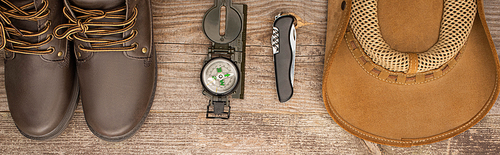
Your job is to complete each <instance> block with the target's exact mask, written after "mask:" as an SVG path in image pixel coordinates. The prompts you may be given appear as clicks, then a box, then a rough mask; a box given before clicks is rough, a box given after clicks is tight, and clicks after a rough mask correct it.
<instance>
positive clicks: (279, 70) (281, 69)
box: [271, 15, 296, 102]
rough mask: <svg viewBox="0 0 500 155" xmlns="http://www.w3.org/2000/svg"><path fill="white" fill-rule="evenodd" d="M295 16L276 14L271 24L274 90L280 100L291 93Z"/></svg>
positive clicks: (287, 97)
mask: <svg viewBox="0 0 500 155" xmlns="http://www.w3.org/2000/svg"><path fill="white" fill-rule="evenodd" d="M295 20H296V19H295V17H293V16H291V15H284V16H278V17H277V18H276V20H275V21H274V24H273V35H272V38H271V43H272V47H273V55H274V57H273V58H274V59H273V60H274V73H275V75H276V91H277V93H278V98H279V101H280V102H286V101H288V100H289V99H290V98H292V95H293V76H294V68H295V49H296V31H295V25H294V23H295Z"/></svg>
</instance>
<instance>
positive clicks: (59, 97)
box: [0, 0, 78, 139]
mask: <svg viewBox="0 0 500 155" xmlns="http://www.w3.org/2000/svg"><path fill="white" fill-rule="evenodd" d="M0 5H1V6H2V7H3V8H5V9H2V10H1V12H2V13H3V14H4V15H5V16H6V17H7V19H9V20H5V19H3V23H4V24H3V26H2V28H3V30H2V32H3V33H2V38H1V39H2V40H5V47H3V49H2V50H3V51H4V54H5V87H6V92H7V99H8V103H9V110H10V112H11V114H12V118H13V119H14V122H15V123H16V125H17V127H18V129H19V130H20V131H21V133H23V135H25V136H27V137H31V138H34V139H44V138H49V137H47V136H50V134H53V132H54V130H56V128H59V130H62V129H61V127H58V126H61V124H64V122H62V121H66V122H67V121H68V120H63V118H64V117H65V116H71V115H72V112H73V111H71V109H74V107H76V98H77V95H78V93H77V91H78V89H77V88H76V87H77V86H76V85H75V82H74V80H75V70H74V62H73V61H72V59H71V53H70V52H68V50H67V42H66V41H65V40H59V39H56V38H54V37H53V35H52V30H53V28H54V27H55V26H57V25H59V24H62V23H65V22H66V21H67V20H66V19H65V18H64V17H62V16H60V15H59V14H58V12H61V11H62V7H63V3H62V2H61V1H57V0H36V1H34V0H16V1H12V5H14V7H12V6H9V5H7V4H6V3H4V2H0ZM15 7H17V8H18V9H20V10H22V11H17V10H16V9H15ZM9 22H11V24H9ZM16 29H17V30H16ZM19 32H21V34H19ZM37 44H38V45H37ZM75 88H76V89H75ZM75 92H76V93H75ZM68 109H69V110H68ZM68 111H71V113H70V112H68Z"/></svg>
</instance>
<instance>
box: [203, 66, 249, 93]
mask: <svg viewBox="0 0 500 155" xmlns="http://www.w3.org/2000/svg"><path fill="white" fill-rule="evenodd" d="M239 73H240V72H239V70H238V68H237V67H236V65H235V64H234V63H233V62H232V61H231V60H229V59H227V58H222V57H218V58H213V59H211V60H209V61H208V62H207V63H206V64H205V66H203V69H202V70H201V83H202V85H203V87H205V89H206V90H208V91H209V92H210V93H212V94H213V95H227V94H229V93H231V92H233V90H234V89H235V88H236V85H238V81H239V78H240V77H239Z"/></svg>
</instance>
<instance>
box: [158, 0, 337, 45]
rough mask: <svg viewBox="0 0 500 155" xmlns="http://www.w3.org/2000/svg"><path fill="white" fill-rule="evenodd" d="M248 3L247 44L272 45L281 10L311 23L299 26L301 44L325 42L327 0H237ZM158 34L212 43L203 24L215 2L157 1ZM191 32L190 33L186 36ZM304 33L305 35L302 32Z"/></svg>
mask: <svg viewBox="0 0 500 155" xmlns="http://www.w3.org/2000/svg"><path fill="white" fill-rule="evenodd" d="M240 2H244V3H245V4H247V5H248V18H247V20H248V22H247V45H266V46H271V43H270V38H271V33H270V32H271V31H272V23H273V17H274V16H275V15H277V14H278V13H280V12H292V11H293V12H294V13H295V14H297V15H298V16H300V17H302V18H303V19H305V20H306V22H307V23H311V25H308V26H304V27H302V28H300V29H297V33H298V34H301V35H298V36H297V43H298V44H299V45H324V44H325V39H324V37H325V36H326V16H325V15H326V11H327V8H326V4H327V1H324V0H308V1H285V0H279V1H234V3H240ZM152 3H153V16H154V17H153V18H154V27H153V28H154V33H155V37H156V39H157V42H160V43H184V44H193V43H194V44H200V43H201V44H209V43H210V42H209V41H208V39H207V38H206V37H205V35H204V34H203V30H202V27H201V23H202V19H203V15H204V14H205V11H206V10H208V9H209V8H210V7H212V6H213V1H210V0H206V1H196V2H195V3H193V2H192V1H175V2H167V1H160V0H153V2H152ZM186 34H189V35H186ZM302 34H303V35H302Z"/></svg>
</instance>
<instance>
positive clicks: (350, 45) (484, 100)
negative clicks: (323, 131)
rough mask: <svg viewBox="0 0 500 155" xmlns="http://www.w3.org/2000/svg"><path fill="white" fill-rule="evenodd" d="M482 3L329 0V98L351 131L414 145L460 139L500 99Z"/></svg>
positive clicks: (327, 102) (335, 115) (496, 64)
mask: <svg viewBox="0 0 500 155" xmlns="http://www.w3.org/2000/svg"><path fill="white" fill-rule="evenodd" d="M498 73H499V62H498V56H497V53H496V50H495V46H494V44H493V41H492V39H491V35H490V33H489V30H488V27H487V25H486V21H485V17H484V11H483V3H482V0H477V1H476V0H444V1H428V0H413V1H400V0H384V1H378V0H354V1H351V0H345V1H343V0H329V1H328V21H327V38H326V51H325V68H324V73H323V100H324V103H325V107H326V109H327V110H328V113H329V114H330V116H331V117H332V118H333V120H335V122H337V124H338V125H339V126H341V127H342V128H344V129H345V130H346V131H348V132H350V133H351V134H353V135H355V136H357V137H359V138H362V139H365V140H368V141H372V142H375V143H379V144H384V145H392V146H400V147H409V146H414V145H423V144H429V143H433V142H437V141H442V140H445V139H448V138H451V137H453V136H456V135H458V134H460V133H462V132H464V131H466V130H467V129H469V128H470V127H472V126H474V125H475V124H476V123H478V122H479V121H480V120H481V119H482V118H483V117H484V116H485V115H486V114H487V113H488V111H489V110H490V109H491V107H492V106H493V104H494V103H495V101H496V98H497V96H498V88H499V85H498Z"/></svg>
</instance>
